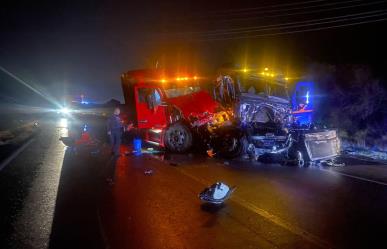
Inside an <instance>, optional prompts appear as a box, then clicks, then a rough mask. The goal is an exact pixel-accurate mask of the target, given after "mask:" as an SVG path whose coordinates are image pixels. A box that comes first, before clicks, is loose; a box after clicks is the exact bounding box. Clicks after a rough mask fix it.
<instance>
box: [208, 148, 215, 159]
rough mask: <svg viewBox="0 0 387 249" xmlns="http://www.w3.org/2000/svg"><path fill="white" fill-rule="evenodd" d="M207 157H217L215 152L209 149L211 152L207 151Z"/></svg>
mask: <svg viewBox="0 0 387 249" xmlns="http://www.w3.org/2000/svg"><path fill="white" fill-rule="evenodd" d="M207 155H208V156H209V157H214V156H215V155H216V153H215V152H214V150H213V149H209V150H207Z"/></svg>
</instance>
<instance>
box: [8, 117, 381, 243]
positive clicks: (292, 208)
mask: <svg viewBox="0 0 387 249" xmlns="http://www.w3.org/2000/svg"><path fill="white" fill-rule="evenodd" d="M59 123H60V122H58V120H52V121H49V120H48V121H47V122H43V123H42V132H41V133H40V134H39V135H38V136H37V137H36V138H35V139H34V140H33V141H32V142H31V144H30V145H29V146H28V147H27V149H25V150H24V151H23V152H22V153H21V154H20V155H19V156H18V157H16V158H15V159H14V160H13V161H12V162H11V163H10V164H9V165H7V166H6V167H5V168H4V169H3V170H2V171H0V203H1V206H0V209H1V220H0V229H1V230H0V231H1V233H0V248H55V249H56V248H146V249H148V248H157V249H158V248H179V249H180V248H385V247H386V244H387V242H386V239H385V237H384V235H385V233H386V231H387V230H386V225H387V212H386V210H387V166H386V165H375V164H369V163H365V162H361V161H354V160H349V162H351V165H348V166H346V167H341V168H317V167H309V168H297V167H285V166H280V165H262V164H258V163H250V162H241V161H231V162H227V163H224V161H222V160H216V159H212V158H207V157H205V156H202V155H160V156H157V155H152V154H147V155H143V156H140V157H134V156H122V157H120V158H119V159H118V160H117V161H116V162H115V161H114V160H112V159H111V158H110V157H109V155H108V154H107V153H106V151H107V150H106V148H105V149H103V150H102V152H101V153H100V154H97V155H94V154H90V153H88V152H89V151H88V150H83V151H82V150H80V151H78V152H77V153H75V152H72V151H68V150H67V151H66V150H65V147H64V146H63V145H62V143H61V142H60V141H59V140H58V138H59V136H60V133H65V132H66V129H64V128H60V127H58V126H63V121H62V125H58V124H59ZM122 150H123V151H125V150H127V148H122ZM114 163H116V165H117V170H116V183H115V184H114V185H113V186H110V185H109V184H107V183H106V181H105V178H106V174H107V172H108V168H109V165H112V164H114ZM147 169H153V171H154V174H153V175H145V174H144V170H147ZM218 180H221V181H224V182H226V183H227V184H229V185H235V186H237V190H236V191H235V192H234V194H233V196H232V198H231V199H230V200H229V201H228V202H227V203H226V205H224V206H223V207H221V208H218V209H214V208H211V207H208V206H205V205H202V204H201V203H200V201H199V199H198V196H197V195H198V193H199V192H200V191H201V190H202V189H203V188H204V187H205V186H206V185H209V184H211V183H213V182H215V181H218Z"/></svg>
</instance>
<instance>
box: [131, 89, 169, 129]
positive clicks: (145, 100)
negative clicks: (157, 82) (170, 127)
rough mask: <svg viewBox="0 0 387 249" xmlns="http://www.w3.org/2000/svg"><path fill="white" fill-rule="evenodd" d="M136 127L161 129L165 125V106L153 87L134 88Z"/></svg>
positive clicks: (157, 91)
mask: <svg viewBox="0 0 387 249" xmlns="http://www.w3.org/2000/svg"><path fill="white" fill-rule="evenodd" d="M135 92H136V94H135V95H136V110H137V121H138V127H139V128H143V129H162V128H164V127H165V126H166V125H167V119H166V107H165V106H163V105H161V94H160V92H159V90H158V89H156V88H153V87H143V86H139V87H136V88H135Z"/></svg>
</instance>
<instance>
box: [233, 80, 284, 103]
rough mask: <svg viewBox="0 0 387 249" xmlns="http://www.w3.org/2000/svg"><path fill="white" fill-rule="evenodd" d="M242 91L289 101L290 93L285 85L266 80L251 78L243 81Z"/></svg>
mask: <svg viewBox="0 0 387 249" xmlns="http://www.w3.org/2000/svg"><path fill="white" fill-rule="evenodd" d="M240 83H241V91H242V92H244V93H250V94H256V95H268V96H275V97H279V98H284V99H288V98H289V96H288V92H287V88H286V86H285V85H282V84H277V83H274V82H267V81H265V80H260V79H255V78H249V79H242V80H241V82H240Z"/></svg>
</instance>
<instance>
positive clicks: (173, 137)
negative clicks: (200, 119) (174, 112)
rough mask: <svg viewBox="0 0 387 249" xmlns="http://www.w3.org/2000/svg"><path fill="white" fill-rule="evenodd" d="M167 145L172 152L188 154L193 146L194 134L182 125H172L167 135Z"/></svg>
mask: <svg viewBox="0 0 387 249" xmlns="http://www.w3.org/2000/svg"><path fill="white" fill-rule="evenodd" d="M165 145H166V147H167V149H168V150H169V151H171V152H179V153H182V152H186V151H187V150H189V149H190V148H191V146H192V133H191V131H190V129H189V128H188V127H187V126H186V125H184V124H181V123H177V124H173V125H171V126H170V127H169V128H168V129H167V131H166V133H165Z"/></svg>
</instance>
